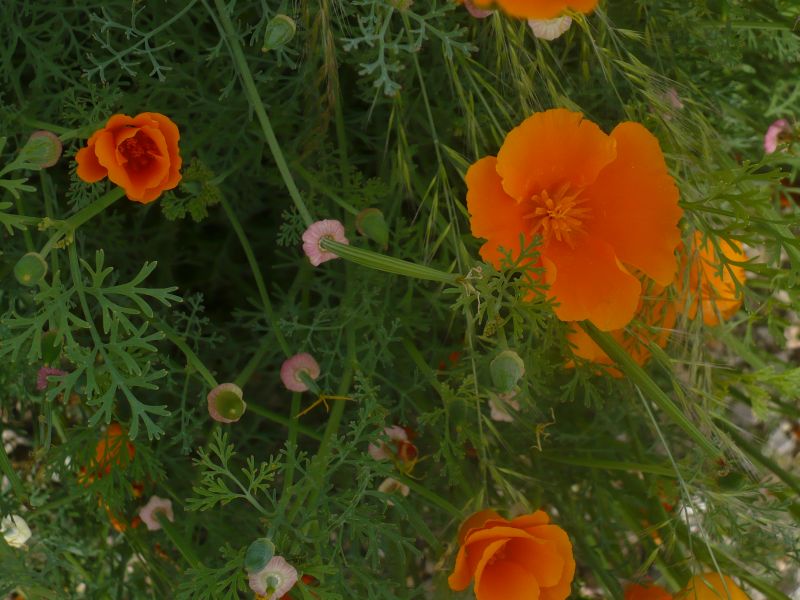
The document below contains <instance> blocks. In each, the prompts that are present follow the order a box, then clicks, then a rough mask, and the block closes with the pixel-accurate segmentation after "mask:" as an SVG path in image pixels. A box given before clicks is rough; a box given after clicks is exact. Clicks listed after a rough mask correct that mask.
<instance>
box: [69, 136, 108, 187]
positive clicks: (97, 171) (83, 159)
mask: <svg viewBox="0 0 800 600" xmlns="http://www.w3.org/2000/svg"><path fill="white" fill-rule="evenodd" d="M75 160H76V161H77V163H78V170H77V174H78V177H80V178H81V179H82V180H83V181H85V182H86V183H95V182H96V181H100V180H101V179H103V178H104V177H105V176H106V175H108V170H107V169H106V168H105V167H104V166H103V165H101V164H100V162H99V161H98V160H97V155H96V154H95V151H94V144H91V145H89V146H87V147H86V148H81V149H80V150H78V153H77V154H76V155H75Z"/></svg>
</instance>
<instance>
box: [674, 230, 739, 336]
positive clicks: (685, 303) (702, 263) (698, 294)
mask: <svg viewBox="0 0 800 600" xmlns="http://www.w3.org/2000/svg"><path fill="white" fill-rule="evenodd" d="M731 242H732V244H733V245H731V244H730V243H728V242H726V241H725V240H719V241H718V244H719V248H720V250H722V254H723V255H724V262H723V261H720V257H719V256H718V255H717V251H716V249H715V247H714V244H712V243H711V240H710V239H709V238H708V237H704V236H703V234H702V233H700V232H699V231H697V232H695V234H694V238H693V242H692V249H691V250H690V251H689V252H688V257H685V258H684V260H683V263H682V267H683V273H682V274H681V275H679V276H678V279H677V281H676V282H675V285H676V287H677V288H678V290H679V291H682V290H683V291H682V293H681V294H680V299H679V306H680V307H681V308H682V309H683V310H685V312H686V316H687V317H689V318H690V319H694V318H695V317H696V316H697V311H698V310H701V311H702V314H703V322H704V323H705V324H706V325H709V326H712V327H713V326H714V325H719V323H720V321H721V320H727V319H730V318H731V317H732V316H733V315H735V314H736V312H737V311H738V310H739V308H740V307H741V306H742V300H743V299H744V298H743V295H742V291H741V285H742V284H743V283H744V282H745V270H744V267H743V266H741V265H737V264H731V263H743V262H747V255H746V254H745V253H744V249H743V248H742V244H741V243H739V242H738V241H736V240H731ZM687 270H688V273H687V272H686V271H687ZM687 284H688V290H684V286H686V285H687ZM737 286H738V287H737ZM687 296H688V297H687Z"/></svg>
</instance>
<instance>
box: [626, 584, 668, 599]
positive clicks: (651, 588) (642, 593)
mask: <svg viewBox="0 0 800 600" xmlns="http://www.w3.org/2000/svg"><path fill="white" fill-rule="evenodd" d="M625 600H672V594H670V593H669V592H668V591H667V590H665V589H664V588H662V587H661V586H660V585H639V584H638V583H631V584H630V585H629V586H628V587H626V588H625Z"/></svg>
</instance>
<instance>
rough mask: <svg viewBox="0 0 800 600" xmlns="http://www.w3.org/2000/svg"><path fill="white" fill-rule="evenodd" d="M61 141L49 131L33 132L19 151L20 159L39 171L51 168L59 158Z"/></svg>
mask: <svg viewBox="0 0 800 600" xmlns="http://www.w3.org/2000/svg"><path fill="white" fill-rule="evenodd" d="M61 150H62V147H61V140H59V139H58V136H56V135H55V134H54V133H50V132H49V131H34V132H33V133H32V134H31V137H29V138H28V141H27V142H25V145H24V146H23V147H22V150H21V151H20V158H21V159H22V160H24V161H25V162H26V163H31V164H34V165H37V166H38V167H39V168H40V169H46V168H47V167H52V166H53V165H54V164H56V163H57V162H58V159H59V158H60V157H61Z"/></svg>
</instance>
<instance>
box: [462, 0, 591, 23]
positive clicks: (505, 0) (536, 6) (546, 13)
mask: <svg viewBox="0 0 800 600" xmlns="http://www.w3.org/2000/svg"><path fill="white" fill-rule="evenodd" d="M598 2H599V0H473V4H475V5H476V6H480V7H481V8H486V7H488V6H491V5H492V4H497V6H499V7H500V8H501V9H502V10H503V12H505V13H506V14H509V15H511V16H512V17H519V18H520V19H554V18H555V17H558V16H559V15H561V14H562V13H563V12H564V11H566V10H568V9H572V10H574V11H577V12H582V13H590V12H592V11H593V10H594V9H595V8H597V4H598Z"/></svg>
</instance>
